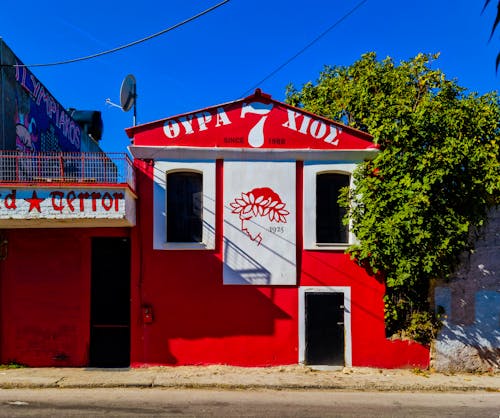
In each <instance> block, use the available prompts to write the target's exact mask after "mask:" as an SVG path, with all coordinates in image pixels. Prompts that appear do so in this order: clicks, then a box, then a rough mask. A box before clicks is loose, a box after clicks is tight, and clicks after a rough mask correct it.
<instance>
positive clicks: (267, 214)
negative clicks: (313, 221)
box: [230, 187, 290, 245]
mask: <svg viewBox="0 0 500 418" xmlns="http://www.w3.org/2000/svg"><path fill="white" fill-rule="evenodd" d="M230 206H231V208H232V210H231V213H235V214H238V215H239V217H240V220H241V231H242V232H244V233H245V234H246V235H247V236H248V237H249V238H250V239H251V240H252V241H255V242H257V245H260V244H261V242H262V240H263V237H262V233H261V231H260V230H258V231H251V229H253V228H251V225H249V223H248V222H249V221H251V220H252V219H254V218H260V220H263V221H266V222H264V223H267V222H271V223H278V224H279V223H286V217H287V216H288V215H289V214H290V212H288V211H287V210H286V209H285V206H286V204H285V203H283V202H282V200H281V198H280V196H279V195H278V194H277V193H276V192H274V191H273V190H272V189H270V188H269V187H261V188H255V189H253V190H251V191H249V192H247V193H241V197H237V198H236V199H234V201H233V202H231V203H230ZM258 225H259V226H260V229H263V227H262V225H261V223H259V224H258ZM249 228H251V229H249ZM281 230H283V228H281ZM279 231H280V228H278V227H274V228H272V229H271V232H279Z"/></svg>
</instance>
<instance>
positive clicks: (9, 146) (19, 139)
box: [0, 40, 86, 152]
mask: <svg viewBox="0 0 500 418" xmlns="http://www.w3.org/2000/svg"><path fill="white" fill-rule="evenodd" d="M0 44H1V45H0V48H1V54H0V60H1V63H2V64H3V66H2V68H1V71H2V78H1V79H2V85H1V91H0V94H1V95H2V99H3V100H2V101H3V103H4V108H3V109H1V110H2V113H3V114H4V119H3V120H4V125H6V126H4V128H3V133H2V135H3V138H2V146H1V148H2V149H6V150H18V151H23V152H35V151H65V152H79V151H80V150H81V143H82V139H83V138H82V137H83V136H86V135H84V134H83V133H82V129H81V127H80V126H79V125H78V124H77V123H76V122H75V121H74V120H73V119H72V118H71V117H70V115H69V113H68V112H67V111H66V110H65V109H64V107H63V106H62V105H61V104H60V103H59V102H58V101H57V100H56V99H55V98H54V96H52V94H51V93H50V92H49V91H48V90H47V88H46V87H45V86H44V85H43V84H42V83H41V82H40V81H39V80H38V79H37V78H36V77H35V75H34V74H33V73H32V72H31V71H30V70H29V69H28V68H27V67H24V66H23V63H22V62H21V61H20V60H19V59H18V58H17V57H16V56H15V55H14V54H13V53H12V51H11V50H10V49H9V48H8V47H7V46H6V45H5V43H4V42H3V41H1V40H0Z"/></svg>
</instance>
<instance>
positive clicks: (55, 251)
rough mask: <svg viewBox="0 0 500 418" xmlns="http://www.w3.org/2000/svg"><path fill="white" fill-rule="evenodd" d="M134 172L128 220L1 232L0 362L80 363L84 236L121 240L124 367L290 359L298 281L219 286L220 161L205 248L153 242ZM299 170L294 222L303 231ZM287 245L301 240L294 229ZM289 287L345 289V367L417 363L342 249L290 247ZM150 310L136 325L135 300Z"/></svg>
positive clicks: (374, 284) (148, 201) (86, 280)
mask: <svg viewBox="0 0 500 418" xmlns="http://www.w3.org/2000/svg"><path fill="white" fill-rule="evenodd" d="M141 167H142V170H143V171H139V172H138V176H137V183H138V185H137V187H138V189H137V190H138V194H139V196H140V197H139V199H138V201H137V214H138V218H137V219H138V226H137V227H135V228H131V229H126V228H94V229H92V228H78V229H76V228H73V229H71V228H68V229H50V230H48V229H22V230H21V229H19V230H10V231H5V234H6V238H7V240H8V255H7V258H6V259H5V260H3V261H0V277H1V285H0V292H1V293H0V298H1V306H0V313H1V322H0V324H1V336H2V345H1V353H0V361H1V362H2V363H8V362H11V361H13V362H18V363H22V364H26V365H29V366H86V365H87V364H88V345H89V334H90V332H89V330H90V312H89V311H90V256H91V254H90V249H91V238H92V237H94V236H128V235H130V236H131V242H132V265H131V298H132V306H131V365H132V366H144V365H153V364H154V365H157V364H161V365H188V364H217V363H224V364H232V365H239V366H265V365H279V364H295V363H297V362H298V328H299V324H298V286H288V287H283V286H237V285H233V286H231V285H223V284H222V228H223V219H222V214H223V207H222V196H223V190H222V184H223V182H222V175H223V166H222V162H220V161H219V162H218V163H217V196H218V202H217V207H216V212H217V219H216V231H217V236H216V249H215V250H213V251H153V250H152V241H153V238H152V232H153V231H152V210H153V208H152V202H153V196H152V190H153V187H152V180H151V174H152V167H150V166H146V165H143V166H141ZM301 178H302V166H301V164H298V167H297V179H298V180H299V181H298V184H297V196H298V199H297V200H298V201H297V210H298V211H297V220H298V224H297V230H298V231H301V230H302V221H301V219H302V218H303V214H302V198H301V196H302V184H301ZM297 248H299V249H301V248H302V237H301V234H300V233H299V234H298V236H297ZM297 268H298V271H299V274H298V284H299V285H300V286H349V287H350V288H351V324H352V330H351V331H352V361H353V366H374V367H404V366H414V367H415V366H419V367H426V366H428V363H429V350H428V349H427V348H426V347H422V346H420V345H418V344H411V343H407V342H402V341H395V342H391V341H388V340H387V339H386V338H385V332H384V322H383V294H384V285H383V283H380V282H379V281H377V280H376V279H375V278H374V277H371V276H369V275H367V273H366V272H365V271H364V270H363V269H361V268H360V267H359V266H357V265H356V264H355V263H353V262H352V261H351V260H350V259H349V257H348V256H347V255H345V254H343V253H342V252H331V251H303V250H298V251H297ZM144 305H148V306H152V308H153V315H154V320H153V322H152V323H151V324H146V323H144V321H143V318H142V307H143V306H144Z"/></svg>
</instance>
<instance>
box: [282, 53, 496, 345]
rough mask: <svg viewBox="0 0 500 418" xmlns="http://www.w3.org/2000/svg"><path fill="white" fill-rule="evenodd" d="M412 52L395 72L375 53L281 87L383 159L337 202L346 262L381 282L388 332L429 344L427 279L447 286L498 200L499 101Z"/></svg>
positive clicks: (364, 168)
mask: <svg viewBox="0 0 500 418" xmlns="http://www.w3.org/2000/svg"><path fill="white" fill-rule="evenodd" d="M437 58H438V55H424V54H419V55H418V56H416V57H415V58H413V59H411V60H408V61H403V62H401V63H400V64H399V65H396V64H395V63H394V62H393V60H392V59H391V58H386V59H384V60H382V61H378V60H377V58H376V55H375V53H368V54H366V55H363V56H362V58H361V59H360V60H358V61H357V62H355V63H354V64H353V65H351V66H348V67H345V66H335V67H325V69H324V70H323V71H322V72H321V74H320V77H319V79H318V81H317V82H316V83H312V82H309V83H307V84H305V85H304V86H303V88H302V89H301V90H300V91H299V90H296V89H295V88H294V87H293V86H288V88H287V101H288V102H289V103H290V104H293V105H295V106H301V107H303V108H305V109H306V110H308V111H310V112H313V113H317V114H320V115H323V116H326V117H328V118H331V119H334V120H338V121H342V122H344V123H346V124H348V125H349V126H352V127H354V128H358V129H361V130H363V131H367V132H369V133H371V134H372V135H373V136H374V141H375V142H376V143H377V144H378V145H379V146H380V149H381V151H380V152H379V153H378V154H377V156H376V157H375V158H374V159H373V160H371V161H365V162H363V163H362V164H360V166H359V167H358V169H357V170H356V171H355V172H354V174H353V177H354V184H355V191H354V192H352V191H351V192H349V191H347V190H346V191H345V192H344V195H343V197H342V198H341V204H343V205H344V206H345V207H346V208H347V210H348V216H349V217H350V219H351V222H352V228H353V232H354V233H355V234H356V236H357V237H358V240H359V244H355V245H353V246H351V247H350V248H349V249H348V252H349V253H350V254H351V256H352V257H353V258H354V259H356V260H357V261H358V262H359V263H360V264H361V265H362V266H364V267H365V268H367V269H369V270H370V271H371V272H373V273H374V274H380V275H381V276H382V277H384V279H385V282H386V296H385V302H386V313H385V314H386V329H387V330H388V334H389V335H392V334H395V333H396V334H399V335H402V334H403V335H405V336H407V337H409V338H412V339H415V340H417V341H421V342H425V343H427V342H429V341H430V340H431V339H432V338H433V336H434V332H435V330H436V326H437V321H436V320H435V318H434V316H433V314H432V309H431V307H430V303H429V298H428V296H429V286H430V284H431V283H432V281H433V280H434V279H445V278H447V277H448V276H449V275H450V274H451V273H452V272H453V271H454V270H455V269H456V267H457V265H458V261H459V255H460V254H461V253H462V252H463V251H465V250H471V249H472V245H473V241H474V240H473V239H472V238H473V237H472V235H474V234H473V232H474V231H476V230H478V228H480V227H481V226H482V225H483V224H484V223H485V222H486V221H487V213H488V209H489V208H491V207H492V206H494V205H497V204H498V203H499V202H500V199H499V189H500V184H499V181H500V163H499V136H500V101H499V97H498V95H497V94H496V93H495V92H492V93H488V94H485V95H483V96H480V95H478V94H476V93H468V92H467V91H466V89H464V88H463V87H460V86H459V85H458V84H457V82H456V81H455V80H450V79H447V78H446V77H445V75H444V74H443V73H442V72H441V71H440V70H437V69H432V68H431V66H432V64H433V63H434V62H435V60H437Z"/></svg>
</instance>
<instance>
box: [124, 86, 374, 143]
mask: <svg viewBox="0 0 500 418" xmlns="http://www.w3.org/2000/svg"><path fill="white" fill-rule="evenodd" d="M126 132H127V134H128V136H129V137H130V138H133V144H134V145H135V146H148V147H151V146H153V147H200V148H219V149H220V148H249V149H252V148H253V149H316V150H336V149H338V150H367V149H373V148H376V145H374V144H373V142H371V138H372V137H371V136H370V135H369V134H366V133H364V132H361V131H358V130H356V129H352V128H349V127H347V126H344V125H342V124H340V123H338V122H334V121H331V120H329V119H326V118H323V117H321V116H317V115H314V114H312V113H308V112H306V111H304V110H302V109H299V108H296V107H293V106H290V105H288V104H285V103H282V102H278V101H276V100H273V99H271V97H270V96H269V95H266V94H263V93H261V92H260V90H259V89H257V90H256V92H255V93H254V94H253V95H251V96H249V97H246V98H244V99H240V100H237V101H234V102H230V103H226V104H222V105H218V106H213V107H209V108H206V109H202V110H199V111H194V112H191V113H186V114H182V115H177V116H174V117H171V118H167V119H163V120H159V121H156V122H151V123H147V124H144V125H138V126H135V127H132V128H128V129H126Z"/></svg>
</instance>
